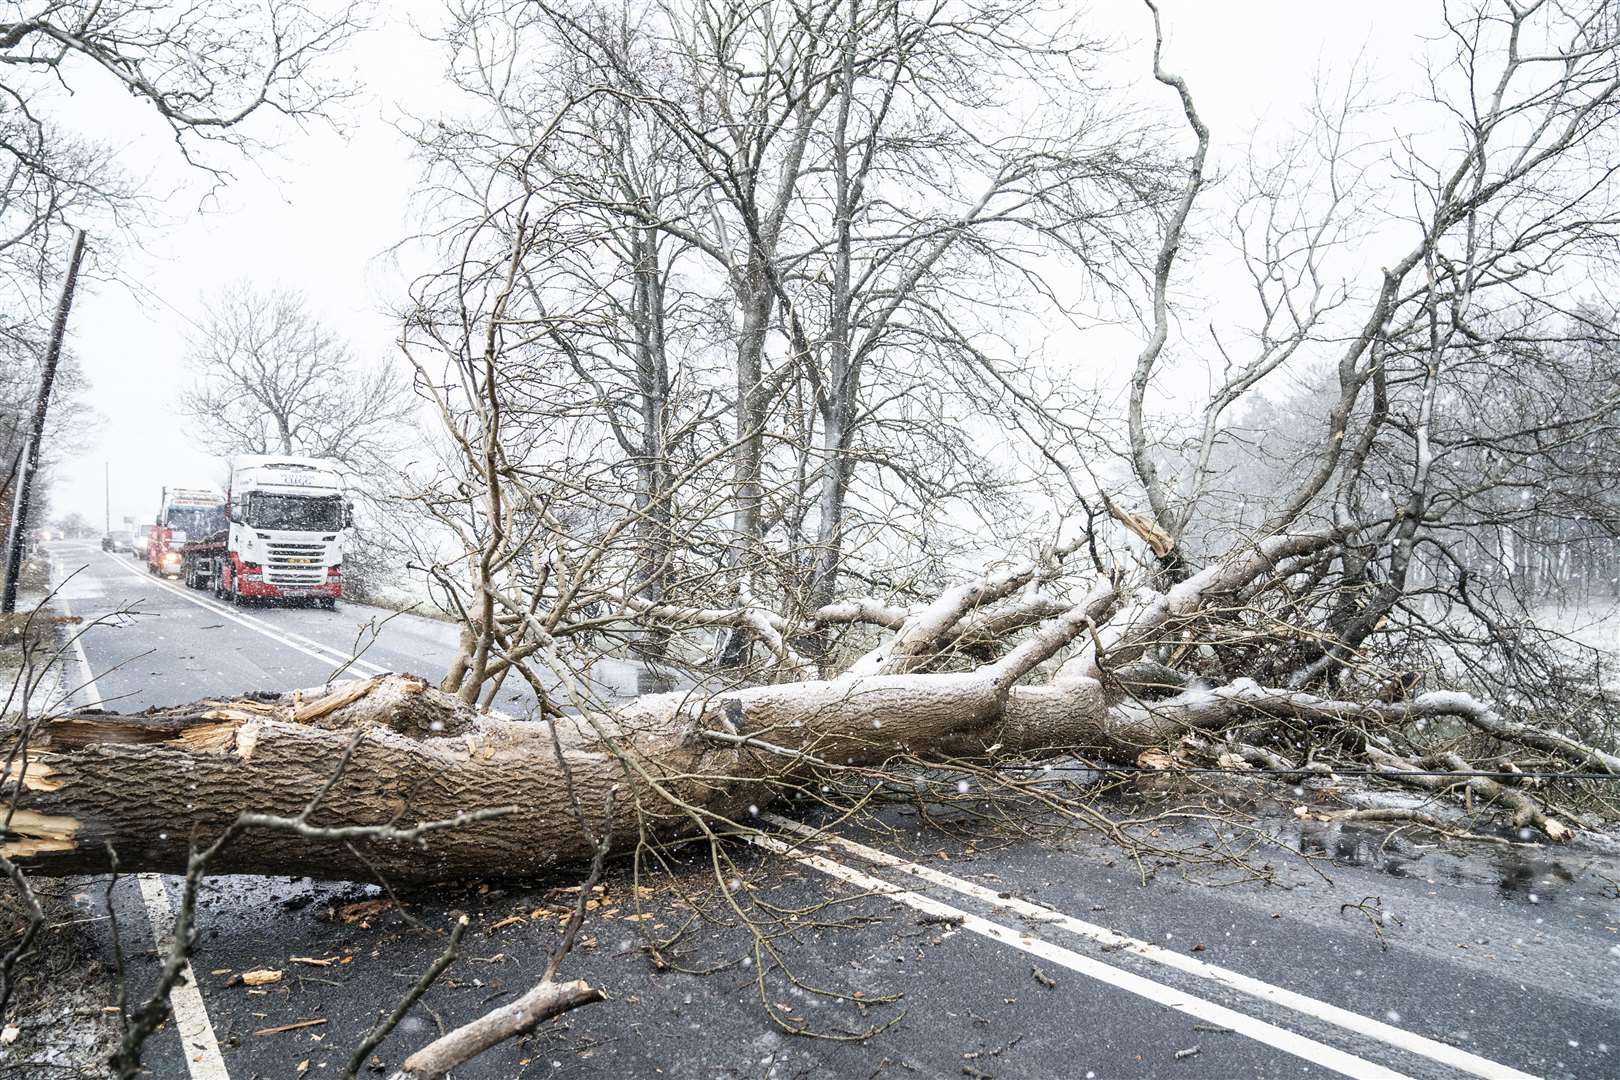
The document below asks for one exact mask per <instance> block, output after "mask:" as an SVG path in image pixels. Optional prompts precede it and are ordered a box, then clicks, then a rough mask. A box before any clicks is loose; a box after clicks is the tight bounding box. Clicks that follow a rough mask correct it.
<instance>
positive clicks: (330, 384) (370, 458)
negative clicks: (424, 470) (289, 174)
mask: <svg viewBox="0 0 1620 1080" xmlns="http://www.w3.org/2000/svg"><path fill="white" fill-rule="evenodd" d="M187 359H188V362H189V363H190V365H191V368H192V371H193V372H194V374H195V376H196V384H195V386H194V387H193V388H192V389H190V390H188V391H186V393H185V394H184V395H183V396H182V398H181V406H182V408H184V409H185V411H186V412H187V413H188V414H190V416H191V417H192V419H193V420H194V421H195V422H196V434H197V439H198V441H199V442H200V443H201V444H202V445H204V446H206V447H208V448H209V449H212V450H214V451H215V452H217V453H220V454H235V453H254V454H304V455H308V456H311V457H326V458H335V459H336V460H338V461H341V462H343V463H344V464H345V465H348V466H350V467H351V468H354V469H357V470H358V469H368V468H370V467H372V466H374V465H375V463H376V462H377V461H378V460H380V459H382V458H384V457H386V456H387V454H388V453H390V452H391V451H392V450H393V449H395V448H396V447H397V445H398V440H399V436H400V425H401V424H402V423H403V421H404V420H405V418H406V417H407V416H408V415H409V414H410V412H411V410H412V408H413V407H414V406H413V401H412V398H411V395H410V391H409V387H408V385H407V384H406V382H405V380H404V378H403V377H402V375H401V374H400V373H399V372H398V371H397V370H396V369H394V368H392V367H389V366H388V365H386V364H372V365H365V364H362V363H361V362H360V361H359V360H358V359H357V358H356V357H355V356H354V354H353V353H352V352H351V351H350V349H349V346H348V343H347V342H346V341H344V340H343V339H342V337H340V336H339V335H338V334H337V333H336V332H335V331H333V330H332V329H331V328H330V327H328V326H326V325H324V324H323V323H322V322H321V321H320V320H319V319H317V318H316V317H315V316H314V315H312V314H311V313H310V311H309V308H308V301H307V300H306V299H305V298H304V297H303V296H302V295H301V294H299V293H296V292H291V291H288V290H274V291H260V290H258V289H255V288H254V287H253V286H251V285H248V284H245V283H237V284H234V285H230V286H227V287H225V288H224V289H222V290H220V291H219V292H218V293H215V294H214V295H213V296H212V297H211V298H209V300H208V302H207V314H206V315H205V316H204V318H203V322H202V325H201V326H200V328H199V329H198V330H197V332H196V334H195V335H194V336H193V337H192V338H191V339H190V340H189V341H188V356H187Z"/></svg>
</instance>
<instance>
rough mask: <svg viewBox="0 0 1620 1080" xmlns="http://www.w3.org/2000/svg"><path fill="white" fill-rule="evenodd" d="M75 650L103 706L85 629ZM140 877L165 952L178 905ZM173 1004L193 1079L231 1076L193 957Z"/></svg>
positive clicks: (91, 694)
mask: <svg viewBox="0 0 1620 1080" xmlns="http://www.w3.org/2000/svg"><path fill="white" fill-rule="evenodd" d="M62 612H63V614H65V615H68V616H70V617H71V616H72V614H73V608H72V605H71V603H70V602H69V601H68V600H66V599H65V598H64V599H63V601H62ZM73 652H74V655H75V656H76V657H77V658H78V661H79V676H80V680H81V681H80V685H79V689H78V693H80V694H82V695H83V696H84V698H85V700H86V702H87V703H88V707H89V708H92V709H99V708H101V701H102V698H101V691H100V690H98V689H96V673H95V670H94V669H93V668H91V666H90V657H89V656H88V655H87V654H86V653H85V651H84V635H83V633H82V632H80V633H76V634H74V636H73ZM136 881H137V882H138V883H139V885H140V889H141V904H142V906H143V907H144V908H145V909H146V922H147V925H148V926H150V927H151V928H152V942H153V944H155V945H156V946H157V949H158V952H159V953H162V952H163V950H164V949H165V948H166V947H167V945H168V943H167V942H165V941H164V937H165V936H171V935H172V934H173V933H174V909H173V908H172V907H171V906H170V904H169V892H168V890H167V889H165V888H164V887H163V875H161V874H137V875H136ZM110 902H111V898H110V897H109V903H110ZM169 1007H170V1009H172V1010H173V1011H174V1027H175V1034H176V1035H177V1036H178V1037H179V1039H180V1051H181V1054H182V1055H183V1056H184V1057H185V1059H186V1071H187V1072H189V1073H190V1074H191V1078H192V1080H231V1074H230V1071H229V1070H228V1069H227V1068H226V1067H225V1058H224V1055H222V1054H221V1053H220V1051H219V1037H218V1036H217V1035H216V1034H215V1033H214V1025H213V1022H212V1021H211V1020H209V1018H208V1005H207V1004H206V1003H205V1002H204V1001H203V998H202V992H201V991H200V990H198V989H197V973H196V971H195V970H193V969H192V966H191V961H190V960H189V959H187V960H186V962H185V966H184V967H183V968H182V969H181V978H180V981H179V982H178V983H176V984H175V986H174V987H173V988H172V989H171V990H170V991H169ZM193 1051H195V1054H194V1053H193Z"/></svg>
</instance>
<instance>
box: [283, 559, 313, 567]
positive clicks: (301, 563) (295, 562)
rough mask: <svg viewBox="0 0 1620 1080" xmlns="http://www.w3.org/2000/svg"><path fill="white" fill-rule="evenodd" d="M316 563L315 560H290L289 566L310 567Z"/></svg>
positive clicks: (288, 561)
mask: <svg viewBox="0 0 1620 1080" xmlns="http://www.w3.org/2000/svg"><path fill="white" fill-rule="evenodd" d="M314 561H315V560H314V559H288V560H287V565H288V566H308V565H310V564H311V563H313V562H314Z"/></svg>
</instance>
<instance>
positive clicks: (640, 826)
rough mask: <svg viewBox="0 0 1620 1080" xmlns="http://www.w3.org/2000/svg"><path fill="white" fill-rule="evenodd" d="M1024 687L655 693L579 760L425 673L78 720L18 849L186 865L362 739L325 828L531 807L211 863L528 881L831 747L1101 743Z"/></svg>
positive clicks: (992, 682)
mask: <svg viewBox="0 0 1620 1080" xmlns="http://www.w3.org/2000/svg"><path fill="white" fill-rule="evenodd" d="M1006 682H1007V679H1006V678H1005V677H1004V675H1003V674H1002V673H1001V672H1000V670H999V669H998V668H995V667H990V668H983V669H980V670H979V671H976V672H971V673H966V674H939V675H898V676H879V677H873V678H856V679H844V680H835V681H818V682H804V683H791V684H785V685H781V686H766V687H756V688H752V689H747V690H740V691H737V692H735V693H730V694H724V695H721V696H717V697H715V698H713V699H710V700H709V701H707V702H703V703H701V704H697V703H693V702H692V701H691V699H690V696H689V695H686V694H680V693H676V694H657V695H648V696H646V697H642V698H638V699H636V700H635V701H633V702H631V703H629V705H627V706H626V707H625V708H624V709H623V710H621V711H619V712H618V713H616V714H613V715H608V714H605V713H604V714H595V715H590V716H586V717H567V718H564V719H563V720H559V721H558V722H557V732H556V735H557V742H558V744H560V745H561V747H562V751H563V753H562V759H561V761H559V759H558V757H557V753H556V749H555V746H554V744H553V739H552V734H551V730H550V726H549V725H548V724H546V723H543V722H527V721H515V720H509V719H505V718H502V717H499V716H491V715H487V714H485V715H480V714H479V713H477V712H476V711H475V710H473V709H471V708H469V707H467V706H466V705H465V704H463V703H461V702H459V701H458V700H457V699H456V698H455V697H454V696H452V695H450V694H446V693H443V692H442V691H439V690H435V689H433V688H431V687H430V686H428V684H427V683H426V682H425V681H424V680H422V679H420V678H419V677H416V676H411V675H386V676H378V677H376V678H373V679H368V680H359V681H354V682H347V683H338V684H333V685H332V686H330V687H325V688H321V689H320V690H318V691H312V692H309V693H307V694H306V693H304V692H296V691H295V692H293V693H290V694H284V695H282V696H281V698H280V699H279V700H276V701H272V702H262V701H253V700H236V701H229V702H222V701H203V702H198V703H196V704H193V705H189V706H182V707H178V708H173V709H165V710H161V711H149V712H147V713H145V714H141V715H136V716H120V715H117V714H111V713H100V712H86V713H79V714H75V715H70V716H65V717H61V718H58V719H55V720H52V721H49V722H47V723H45V724H44V725H42V726H41V727H40V728H39V729H37V730H36V732H35V734H34V737H33V739H32V741H31V742H30V744H29V745H28V747H27V753H26V755H18V757H17V760H16V761H15V762H14V763H13V765H12V767H11V771H10V772H9V773H8V774H7V784H6V787H7V789H8V790H10V789H12V788H13V787H14V784H13V783H12V781H13V780H14V779H15V778H16V777H17V776H18V774H19V773H20V774H21V776H22V786H23V789H24V791H23V798H22V800H21V808H20V809H18V810H17V812H16V813H15V814H14V815H13V816H12V819H11V824H10V828H9V830H8V832H7V834H6V838H5V841H4V844H3V845H0V852H3V853H4V854H5V855H6V856H7V857H10V858H13V859H16V860H19V861H21V862H22V863H23V864H24V865H25V866H26V867H27V868H28V869H29V870H31V871H32V872H34V873H41V874H48V875H60V874H78V873H97V872H103V871H105V870H107V869H108V868H109V865H110V864H109V858H108V853H107V849H108V846H109V845H110V846H111V847H112V848H113V849H115V850H116V851H117V854H118V862H119V865H120V866H121V867H122V868H123V869H124V870H125V871H139V872H148V871H155V872H180V871H183V869H184V867H185V862H186V856H187V852H188V848H189V845H190V843H191V841H192V838H193V837H195V838H196V840H197V842H199V843H202V842H206V841H208V840H210V839H212V838H213V837H215V836H217V835H219V834H220V833H221V832H222V831H224V830H225V829H226V828H227V827H228V826H229V825H230V824H231V823H232V822H233V821H235V820H236V818H237V816H238V815H239V814H242V813H262V814H272V815H278V816H282V817H297V816H298V815H299V814H300V813H301V812H302V811H303V810H304V808H305V807H306V805H307V804H308V803H309V802H310V800H311V799H313V798H314V797H315V796H316V794H317V793H318V792H319V791H320V790H321V788H322V787H323V785H325V784H326V783H327V782H328V781H329V780H330V779H331V778H332V775H333V773H334V772H335V771H336V770H337V768H338V765H339V763H340V762H341V761H342V759H343V755H344V753H345V751H346V750H348V748H349V746H350V742H351V740H355V741H354V746H353V752H352V755H351V757H350V759H349V761H348V763H347V765H346V767H344V769H343V771H342V775H341V776H339V777H338V778H337V780H336V781H335V782H334V783H333V784H332V786H331V788H330V790H329V791H327V793H326V794H325V796H324V797H323V798H322V799H321V801H320V805H319V807H318V808H317V809H316V810H315V811H314V813H312V814H311V815H310V816H309V818H308V824H309V825H311V826H314V827H321V828H330V827H336V826H376V825H382V824H385V823H394V824H395V825H397V826H399V827H401V828H404V827H408V826H410V825H412V824H415V823H419V822H423V821H430V820H445V819H449V818H453V817H455V816H457V815H459V814H463V813H466V812H469V811H474V810H480V809H488V808H497V807H512V808H514V809H513V812H512V813H510V814H509V815H507V816H502V817H498V818H494V819H489V820H484V821H479V822H477V823H475V824H470V825H466V826H464V827H459V828H456V829H453V830H446V831H443V832H437V833H432V834H429V835H428V836H426V837H425V838H424V839H423V841H422V844H424V845H425V850H423V848H422V847H421V846H420V845H412V844H403V843H385V842H381V841H377V840H358V841H356V846H358V847H359V848H360V850H361V851H362V853H363V854H364V855H365V856H366V861H365V862H362V861H360V860H358V859H356V858H355V857H354V856H353V855H352V854H351V853H350V852H349V851H348V849H347V847H346V845H345V844H344V843H341V842H334V841H333V840H331V839H318V838H310V837H305V836H301V835H297V834H296V833H292V832H289V831H286V830H270V829H257V828H250V829H248V830H246V831H245V832H244V833H243V834H242V835H241V836H240V837H239V838H238V839H237V840H235V841H233V842H232V843H231V844H230V845H228V846H227V847H226V848H225V849H224V850H223V851H221V852H220V853H219V855H218V857H217V859H216V860H215V861H214V863H212V864H211V866H212V868H213V870H214V871H215V872H220V873H254V874H291V875H307V876H310V877H317V878H330V879H351V878H352V879H365V880H370V879H371V878H372V870H371V869H369V868H368V865H367V864H368V863H369V865H370V866H371V867H375V869H376V871H377V872H380V873H381V874H383V875H385V876H386V877H388V878H389V879H390V880H392V881H396V882H431V881H446V880H455V879H460V878H467V877H479V878H488V877H492V876H493V877H502V876H505V877H523V876H527V875H533V874H536V873H538V872H541V871H544V870H546V869H547V868H548V867H551V866H553V865H555V864H557V863H559V862H564V861H569V860H575V859H580V858H585V857H588V856H589V855H590V854H591V850H592V845H591V839H590V836H589V835H588V834H587V831H586V829H585V828H583V827H582V825H581V822H580V820H579V817H578V816H577V814H583V816H584V818H585V819H586V824H588V826H589V829H590V831H591V832H595V833H598V834H600V833H601V831H602V829H603V826H604V824H606V825H607V827H608V828H609V829H610V830H611V833H612V837H613V841H614V845H615V847H616V848H622V847H624V846H627V845H632V844H634V843H635V841H636V839H637V838H638V836H640V835H642V834H643V831H644V830H645V832H646V833H650V834H652V835H657V836H662V837H666V838H674V837H679V836H682V835H687V834H691V833H694V832H697V831H698V829H699V825H698V817H697V815H698V813H701V814H703V815H705V816H707V817H708V818H709V819H710V820H712V819H713V817H715V816H718V817H720V818H731V819H737V818H741V819H746V818H747V816H748V815H747V808H748V807H749V806H750V805H751V804H763V803H764V802H765V801H766V800H767V799H769V798H770V796H771V794H772V790H773V786H774V785H776V784H779V783H781V782H784V781H792V780H794V779H795V778H796V777H797V776H799V775H802V774H803V773H805V772H806V771H807V770H808V769H809V768H810V766H811V764H812V755H813V756H814V758H817V759H820V760H823V761H832V762H836V763H838V764H846V763H877V762H881V761H884V760H887V759H889V758H891V757H893V756H895V755H897V754H903V753H908V752H909V753H917V754H923V755H927V754H931V753H936V752H951V753H959V752H971V751H972V750H974V749H975V748H977V749H980V750H982V749H983V748H984V747H985V746H988V745H991V744H992V743H995V742H1000V743H1002V744H1003V746H1004V747H1006V748H1007V749H1009V750H1011V749H1013V748H1014V747H1017V746H1035V745H1041V744H1055V743H1062V744H1064V745H1073V744H1075V743H1076V742H1087V741H1092V742H1095V741H1096V739H1095V738H1093V739H1090V740H1088V739H1086V738H1084V736H1086V735H1088V734H1090V735H1092V736H1101V735H1102V734H1103V729H1104V727H1105V726H1106V725H1105V724H1104V723H1103V718H1104V716H1105V714H1106V709H1105V708H1104V704H1103V700H1102V696H1101V693H1100V691H1099V690H1098V687H1097V684H1096V683H1095V682H1092V681H1091V680H1082V681H1080V682H1077V683H1074V684H1072V685H1066V686H1064V687H1059V688H1054V687H1049V686H1048V687H1029V688H1016V689H1009V688H1008V687H1007V686H1006ZM707 733H714V734H707ZM1077 735H1078V736H1082V737H1081V738H1079V739H1077V738H1076V736H1077ZM751 738H752V739H757V740H759V742H758V743H757V744H754V745H749V744H747V742H746V740H748V739H751ZM1106 741H1112V737H1110V738H1109V739H1108V740H1106ZM1150 741H1151V740H1150ZM765 746H769V747H771V748H772V749H765V748H764V747H765ZM570 786H571V787H572V790H570ZM610 790H612V791H614V797H613V799H612V804H611V805H612V807H613V809H612V819H611V821H609V822H606V823H604V822H603V820H602V810H603V808H604V807H606V806H607V805H609V799H608V795H609V791H610ZM576 807H577V808H578V810H577V811H576Z"/></svg>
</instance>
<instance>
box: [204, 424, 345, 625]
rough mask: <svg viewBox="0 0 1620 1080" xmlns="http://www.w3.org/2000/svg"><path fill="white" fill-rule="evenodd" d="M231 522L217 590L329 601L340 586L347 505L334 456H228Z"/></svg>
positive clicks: (238, 595)
mask: <svg viewBox="0 0 1620 1080" xmlns="http://www.w3.org/2000/svg"><path fill="white" fill-rule="evenodd" d="M227 494H228V500H229V501H228V509H229V517H230V523H229V529H228V537H227V542H226V545H225V547H226V550H225V551H224V553H223V557H222V558H221V559H220V560H219V562H220V565H219V567H218V572H217V575H216V577H215V579H214V581H215V591H216V592H218V593H219V594H220V595H221V596H224V597H228V598H230V599H233V600H236V601H238V602H240V601H242V600H251V599H306V600H315V601H317V602H319V603H322V604H323V605H325V606H326V607H331V606H333V604H334V603H335V602H336V600H337V598H338V596H339V595H341V593H342V591H343V532H344V530H345V529H346V528H347V527H348V526H349V523H350V506H349V503H348V501H347V500H346V499H345V498H344V492H343V480H342V476H341V475H340V473H339V472H338V467H337V464H336V463H335V462H332V461H329V460H325V459H322V458H301V457H270V456H264V455H243V456H240V457H237V458H235V459H234V460H233V461H232V462H231V482H230V489H229V491H228V493H227Z"/></svg>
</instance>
